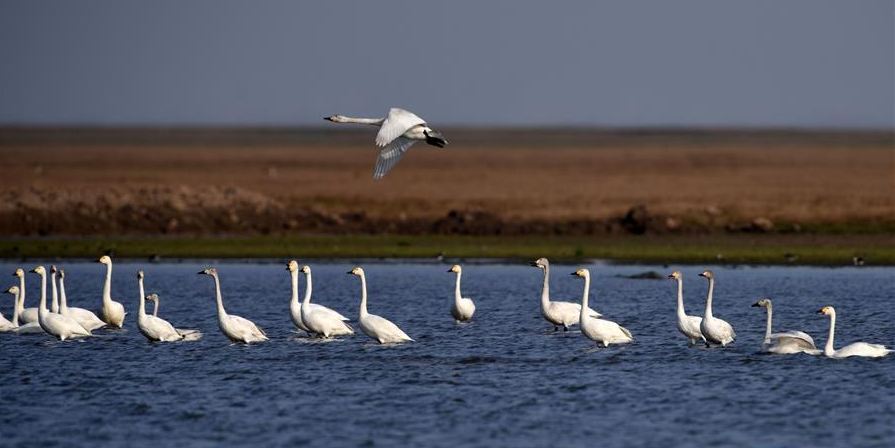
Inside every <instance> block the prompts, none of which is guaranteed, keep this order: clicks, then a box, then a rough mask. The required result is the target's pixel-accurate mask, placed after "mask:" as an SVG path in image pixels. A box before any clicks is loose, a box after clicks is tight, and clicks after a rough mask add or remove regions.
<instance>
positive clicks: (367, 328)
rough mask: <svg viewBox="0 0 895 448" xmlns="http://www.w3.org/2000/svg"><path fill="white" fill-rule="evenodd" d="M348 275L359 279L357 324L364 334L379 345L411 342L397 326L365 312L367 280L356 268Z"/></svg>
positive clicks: (361, 270) (361, 271)
mask: <svg viewBox="0 0 895 448" xmlns="http://www.w3.org/2000/svg"><path fill="white" fill-rule="evenodd" d="M348 274H351V275H356V276H358V277H360V284H361V298H360V314H359V316H358V318H357V324H358V325H359V326H360V329H361V330H362V331H363V332H364V334H366V335H367V336H369V337H370V338H372V339H374V340H376V341H378V342H379V343H380V344H398V343H401V342H410V341H413V339H411V338H410V336H407V333H404V332H403V331H401V329H400V328H398V326H397V325H395V324H393V323H392V322H391V321H389V320H388V319H386V318H384V317H379V316H377V315H375V314H370V313H368V312H367V279H366V278H365V277H364V270H363V269H361V268H359V267H358V268H354V269H352V270H350V271H348Z"/></svg>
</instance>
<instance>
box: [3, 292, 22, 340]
mask: <svg viewBox="0 0 895 448" xmlns="http://www.w3.org/2000/svg"><path fill="white" fill-rule="evenodd" d="M6 293H7V294H12V296H13V299H12V320H11V321H10V320H8V319H6V317H4V316H3V313H0V333H9V332H11V331H15V329H16V328H19V287H18V286H10V287H9V289H7V290H6Z"/></svg>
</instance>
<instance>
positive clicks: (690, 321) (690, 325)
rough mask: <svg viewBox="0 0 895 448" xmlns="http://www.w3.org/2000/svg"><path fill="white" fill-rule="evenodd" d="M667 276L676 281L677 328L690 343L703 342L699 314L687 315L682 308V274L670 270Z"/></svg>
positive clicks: (703, 337)
mask: <svg viewBox="0 0 895 448" xmlns="http://www.w3.org/2000/svg"><path fill="white" fill-rule="evenodd" d="M668 278H670V279H674V280H676V281H677V329H678V331H680V332H681V334H683V335H684V336H685V337H686V338H687V340H689V341H690V344H691V345H693V344H696V342H697V341H702V342H703V343H705V336H703V335H702V330H701V329H700V326H701V325H702V318H701V317H699V316H688V315H687V312H686V311H685V310H684V275H683V274H682V273H681V271H674V272H672V273H671V274H670V275H669V276H668Z"/></svg>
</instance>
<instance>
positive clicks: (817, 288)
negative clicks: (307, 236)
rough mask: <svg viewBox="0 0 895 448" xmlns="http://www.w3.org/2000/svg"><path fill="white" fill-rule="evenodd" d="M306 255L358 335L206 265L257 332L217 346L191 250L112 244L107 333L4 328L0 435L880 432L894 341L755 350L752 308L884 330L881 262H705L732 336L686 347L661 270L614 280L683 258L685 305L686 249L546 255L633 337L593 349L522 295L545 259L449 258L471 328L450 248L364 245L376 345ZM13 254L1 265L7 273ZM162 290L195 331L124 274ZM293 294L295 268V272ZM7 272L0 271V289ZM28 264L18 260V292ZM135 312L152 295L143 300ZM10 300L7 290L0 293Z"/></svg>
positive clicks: (649, 436) (470, 442) (524, 438)
mask: <svg viewBox="0 0 895 448" xmlns="http://www.w3.org/2000/svg"><path fill="white" fill-rule="evenodd" d="M299 262H300V263H307V264H309V265H310V266H311V267H312V269H313V275H314V295H313V301H314V302H316V303H321V304H325V305H327V306H330V307H332V308H334V309H336V310H338V311H340V312H342V313H343V314H345V315H346V316H348V317H350V318H351V319H352V321H353V322H352V325H353V326H354V328H355V331H356V332H357V334H355V335H354V336H353V337H349V338H344V339H340V340H329V341H320V340H316V339H313V338H308V337H306V336H305V335H304V334H303V333H301V332H295V331H294V327H293V325H292V323H291V321H290V319H289V297H290V288H291V286H290V280H289V276H288V274H287V272H286V270H285V264H283V263H258V262H251V263H249V262H246V263H235V262H227V263H215V266H216V267H217V268H218V272H219V274H220V277H221V288H222V293H223V297H224V303H225V306H226V308H227V311H228V312H229V313H231V314H235V315H239V316H243V317H245V318H248V319H250V320H252V321H254V322H255V323H256V324H257V325H258V326H259V327H261V328H262V329H264V330H265V331H266V332H267V334H268V336H270V338H271V340H270V341H269V342H266V343H261V344H256V345H251V346H245V345H238V344H237V345H234V344H231V343H230V341H229V340H227V339H226V338H225V337H224V336H223V335H222V334H221V332H220V331H219V329H218V327H217V314H216V309H215V302H214V284H213V281H212V279H211V278H209V277H207V276H199V275H196V272H198V271H199V270H201V269H202V268H205V267H207V266H209V264H207V263H201V264H200V263H196V262H183V263H160V264H150V263H146V262H142V261H140V262H133V261H121V262H116V264H115V267H114V275H113V284H112V295H113V297H114V299H115V300H117V301H119V302H122V303H123V304H124V306H125V309H126V310H127V311H128V315H127V319H126V323H125V328H124V329H123V330H105V329H104V330H98V331H96V332H95V334H96V337H94V338H89V339H84V340H78V341H66V342H58V341H55V340H54V339H51V338H50V337H49V336H46V335H36V336H16V335H12V334H0V353H2V358H3V360H4V361H5V363H4V364H5V366H6V367H5V368H3V369H0V384H3V390H4V394H3V396H4V397H3V400H2V401H0V437H2V440H4V443H3V446H10V447H16V446H33V445H34V444H35V443H37V444H41V445H48V446H49V445H52V444H58V445H61V446H92V445H95V444H96V443H106V444H113V443H114V444H117V445H124V444H126V445H127V446H135V447H140V446H147V447H148V446H156V445H159V444H162V445H172V446H175V445H176V446H217V445H224V444H226V445H229V446H250V445H251V446H256V445H265V446H296V445H298V446H321V447H323V446H326V447H332V446H358V445H368V446H411V445H412V446H435V447H439V446H445V447H448V446H450V447H455V446H483V447H484V446H487V447H491V446H514V447H529V446H530V447H542V446H547V445H559V446H582V447H584V446H594V445H597V444H599V445H600V446H608V447H616V446H618V447H621V446H624V447H654V446H718V447H726V446H765V447H790V446H812V447H841V446H861V447H891V446H893V445H895V400H893V398H892V397H893V396H895V355H890V356H889V357H887V358H883V359H857V358H851V359H845V360H831V359H827V358H825V357H822V356H809V355H804V354H801V355H787V356H777V355H767V354H762V353H760V346H761V341H762V338H763V336H764V328H765V311H764V309H759V308H752V307H750V305H752V304H753V303H755V301H756V300H758V299H759V298H760V297H766V296H767V297H770V298H771V299H772V300H773V301H774V329H775V330H802V331H805V332H807V333H808V334H810V335H811V336H812V337H814V340H815V342H816V343H817V344H818V346H822V345H823V344H825V343H826V341H827V331H828V328H829V319H828V318H827V317H824V316H819V315H817V314H815V312H816V311H817V310H818V309H819V308H820V307H821V306H823V305H833V306H834V307H836V310H837V314H838V316H837V317H838V320H837V327H836V330H837V332H836V345H837V346H838V347H841V346H843V345H846V344H849V343H851V342H855V341H859V340H860V341H866V342H871V343H880V344H885V345H887V346H889V347H890V348H891V347H892V346H895V325H893V324H892V322H893V318H895V315H893V314H895V313H893V307H892V305H893V296H895V289H893V285H895V269H892V268H874V267H854V268H836V269H830V268H808V267H739V268H736V267H720V266H716V267H711V268H712V269H713V270H714V272H715V275H716V279H717V284H716V288H715V297H714V305H713V308H714V312H715V315H716V316H717V317H721V318H723V319H725V320H727V321H728V322H730V323H731V324H732V325H733V327H734V328H735V330H736V332H737V335H738V338H737V341H736V342H735V343H734V345H733V346H731V347H728V348H724V349H720V348H712V349H705V348H702V347H688V344H687V341H686V339H685V338H684V337H683V336H682V335H680V333H678V331H677V328H676V325H675V299H676V295H675V294H676V285H675V283H674V282H673V281H671V280H666V279H662V280H642V279H629V278H625V277H623V276H625V275H631V274H637V273H640V272H644V271H649V270H655V271H657V272H660V273H662V274H663V275H664V274H667V273H668V272H670V271H671V270H673V269H681V270H682V271H683V273H684V294H685V301H686V305H687V312H688V314H695V315H701V314H702V311H703V308H704V305H705V303H704V297H705V292H706V288H707V282H706V281H705V279H703V278H700V277H698V276H697V274H698V273H699V272H701V270H702V267H690V266H684V267H677V266H668V267H664V266H641V265H638V266H630V265H610V264H602V263H587V264H584V265H575V266H572V265H560V264H554V265H552V266H551V274H552V278H551V293H552V294H551V295H552V297H553V299H554V300H567V301H575V302H579V301H580V298H581V292H582V288H583V286H584V282H583V281H582V280H581V279H579V278H575V277H571V276H569V273H571V272H573V271H574V270H575V269H576V268H579V267H588V268H589V269H590V270H591V275H592V284H591V294H590V302H591V306H592V307H593V308H595V309H597V310H599V311H600V312H601V313H603V314H604V315H605V318H606V319H610V320H613V321H616V322H618V323H620V324H622V325H624V326H625V327H627V328H628V329H629V330H630V331H631V332H632V333H633V335H634V337H635V339H636V340H635V342H634V343H633V344H631V345H627V346H612V347H609V348H598V347H595V346H594V344H593V343H592V342H590V341H589V340H587V339H585V338H584V337H583V336H582V335H581V333H580V332H578V331H574V330H573V331H569V332H563V331H559V332H553V331H552V326H551V325H550V324H548V323H547V322H546V321H545V320H544V319H543V318H542V317H541V316H540V311H539V298H540V288H541V283H542V275H541V273H540V271H539V270H537V269H535V268H532V267H529V266H527V265H525V264H518V265H515V264H496V263H494V264H490V263H489V264H479V263H468V264H464V270H463V284H462V290H463V295H464V296H465V297H471V298H473V300H475V302H476V307H477V310H476V314H475V316H474V318H473V321H472V322H471V323H468V324H457V323H455V322H454V321H453V319H452V318H451V316H450V312H449V303H450V300H451V299H452V297H453V287H454V281H455V276H454V274H449V273H447V272H445V271H446V270H447V268H448V267H449V265H447V264H435V263H419V262H411V261H407V262H404V261H400V260H399V261H397V262H364V263H363V264H362V266H363V268H364V270H365V271H366V275H367V286H368V291H369V308H370V312H371V313H375V314H379V315H381V316H383V317H386V318H388V319H390V320H392V321H393V322H395V323H396V324H397V325H398V326H400V327H401V328H402V329H403V330H404V331H406V332H407V333H408V334H409V335H410V336H411V337H413V338H414V339H416V342H414V343H409V344H402V345H385V346H381V345H379V344H376V343H373V342H372V341H371V340H370V339H369V338H367V337H366V336H365V335H363V334H362V333H361V332H360V330H359V328H358V327H357V325H356V318H357V310H358V304H359V300H360V280H359V279H358V278H357V277H355V276H350V275H346V274H345V272H346V271H348V270H349V269H350V268H352V267H354V266H355V264H352V263H351V262H347V261H325V262H324V261H321V262H314V261H313V260H299ZM56 263H57V264H58V265H59V266H60V267H62V268H64V269H65V270H66V279H65V282H66V290H67V291H66V292H67V296H68V300H69V306H79V307H83V308H88V309H96V308H98V307H99V305H100V302H101V294H102V283H103V280H104V278H105V269H104V266H102V265H99V264H95V263H86V262H56ZM34 265H36V263H29V264H27V265H21V264H16V263H12V262H8V261H7V262H3V263H0V272H7V273H9V274H11V273H12V271H13V270H14V269H15V268H16V267H23V268H26V270H28V269H30V268H32V267H34ZM138 269H143V270H144V271H145V273H146V280H145V281H146V292H147V293H151V292H155V293H158V294H159V296H160V297H161V311H160V313H159V315H160V317H163V318H165V319H167V320H169V321H170V322H172V323H173V324H174V325H175V326H176V327H178V328H196V329H199V330H201V331H202V332H203V333H204V337H203V338H202V339H201V340H199V341H196V342H180V343H161V344H152V343H148V342H147V341H146V339H145V338H144V337H143V336H142V335H141V334H140V333H139V331H138V330H137V327H136V311H137V303H138V299H139V295H138V290H137V282H136V272H137V270H138ZM299 282H300V283H299V294H300V295H301V294H303V293H304V279H303V277H302V276H300V277H299ZM13 284H17V280H16V279H14V278H13V277H11V276H10V277H7V284H4V285H0V286H2V287H3V288H4V289H5V288H6V287H8V286H10V285H13ZM39 289H40V284H39V277H37V276H36V275H35V274H28V277H27V299H26V300H27V301H26V306H28V307H33V306H37V300H38V298H39ZM147 309H149V310H150V311H151V307H147ZM0 310H2V311H3V314H4V315H5V316H7V317H9V318H11V314H12V298H11V296H9V295H4V297H3V298H0Z"/></svg>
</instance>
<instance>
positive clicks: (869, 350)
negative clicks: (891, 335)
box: [817, 306, 895, 359]
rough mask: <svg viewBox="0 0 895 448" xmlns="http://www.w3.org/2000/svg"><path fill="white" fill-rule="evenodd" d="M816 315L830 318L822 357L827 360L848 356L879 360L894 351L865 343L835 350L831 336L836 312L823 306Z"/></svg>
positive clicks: (834, 325)
mask: <svg viewBox="0 0 895 448" xmlns="http://www.w3.org/2000/svg"><path fill="white" fill-rule="evenodd" d="M817 314H823V315H826V316H830V337H828V338H827V345H826V346H824V356H826V357H828V358H836V359H841V358H848V357H850V356H863V357H867V358H879V357H881V356H886V355H888V354H889V353H892V352H893V351H895V350H889V349H887V348H886V346H885V345H881V344H868V343H866V342H855V343H854V344H849V345H846V346H845V347H842V348H840V349H839V350H836V349H834V348H833V334H834V333H835V332H836V310H835V309H833V307H832V306H825V307H823V308H821V309H819V310H818V311H817Z"/></svg>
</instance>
